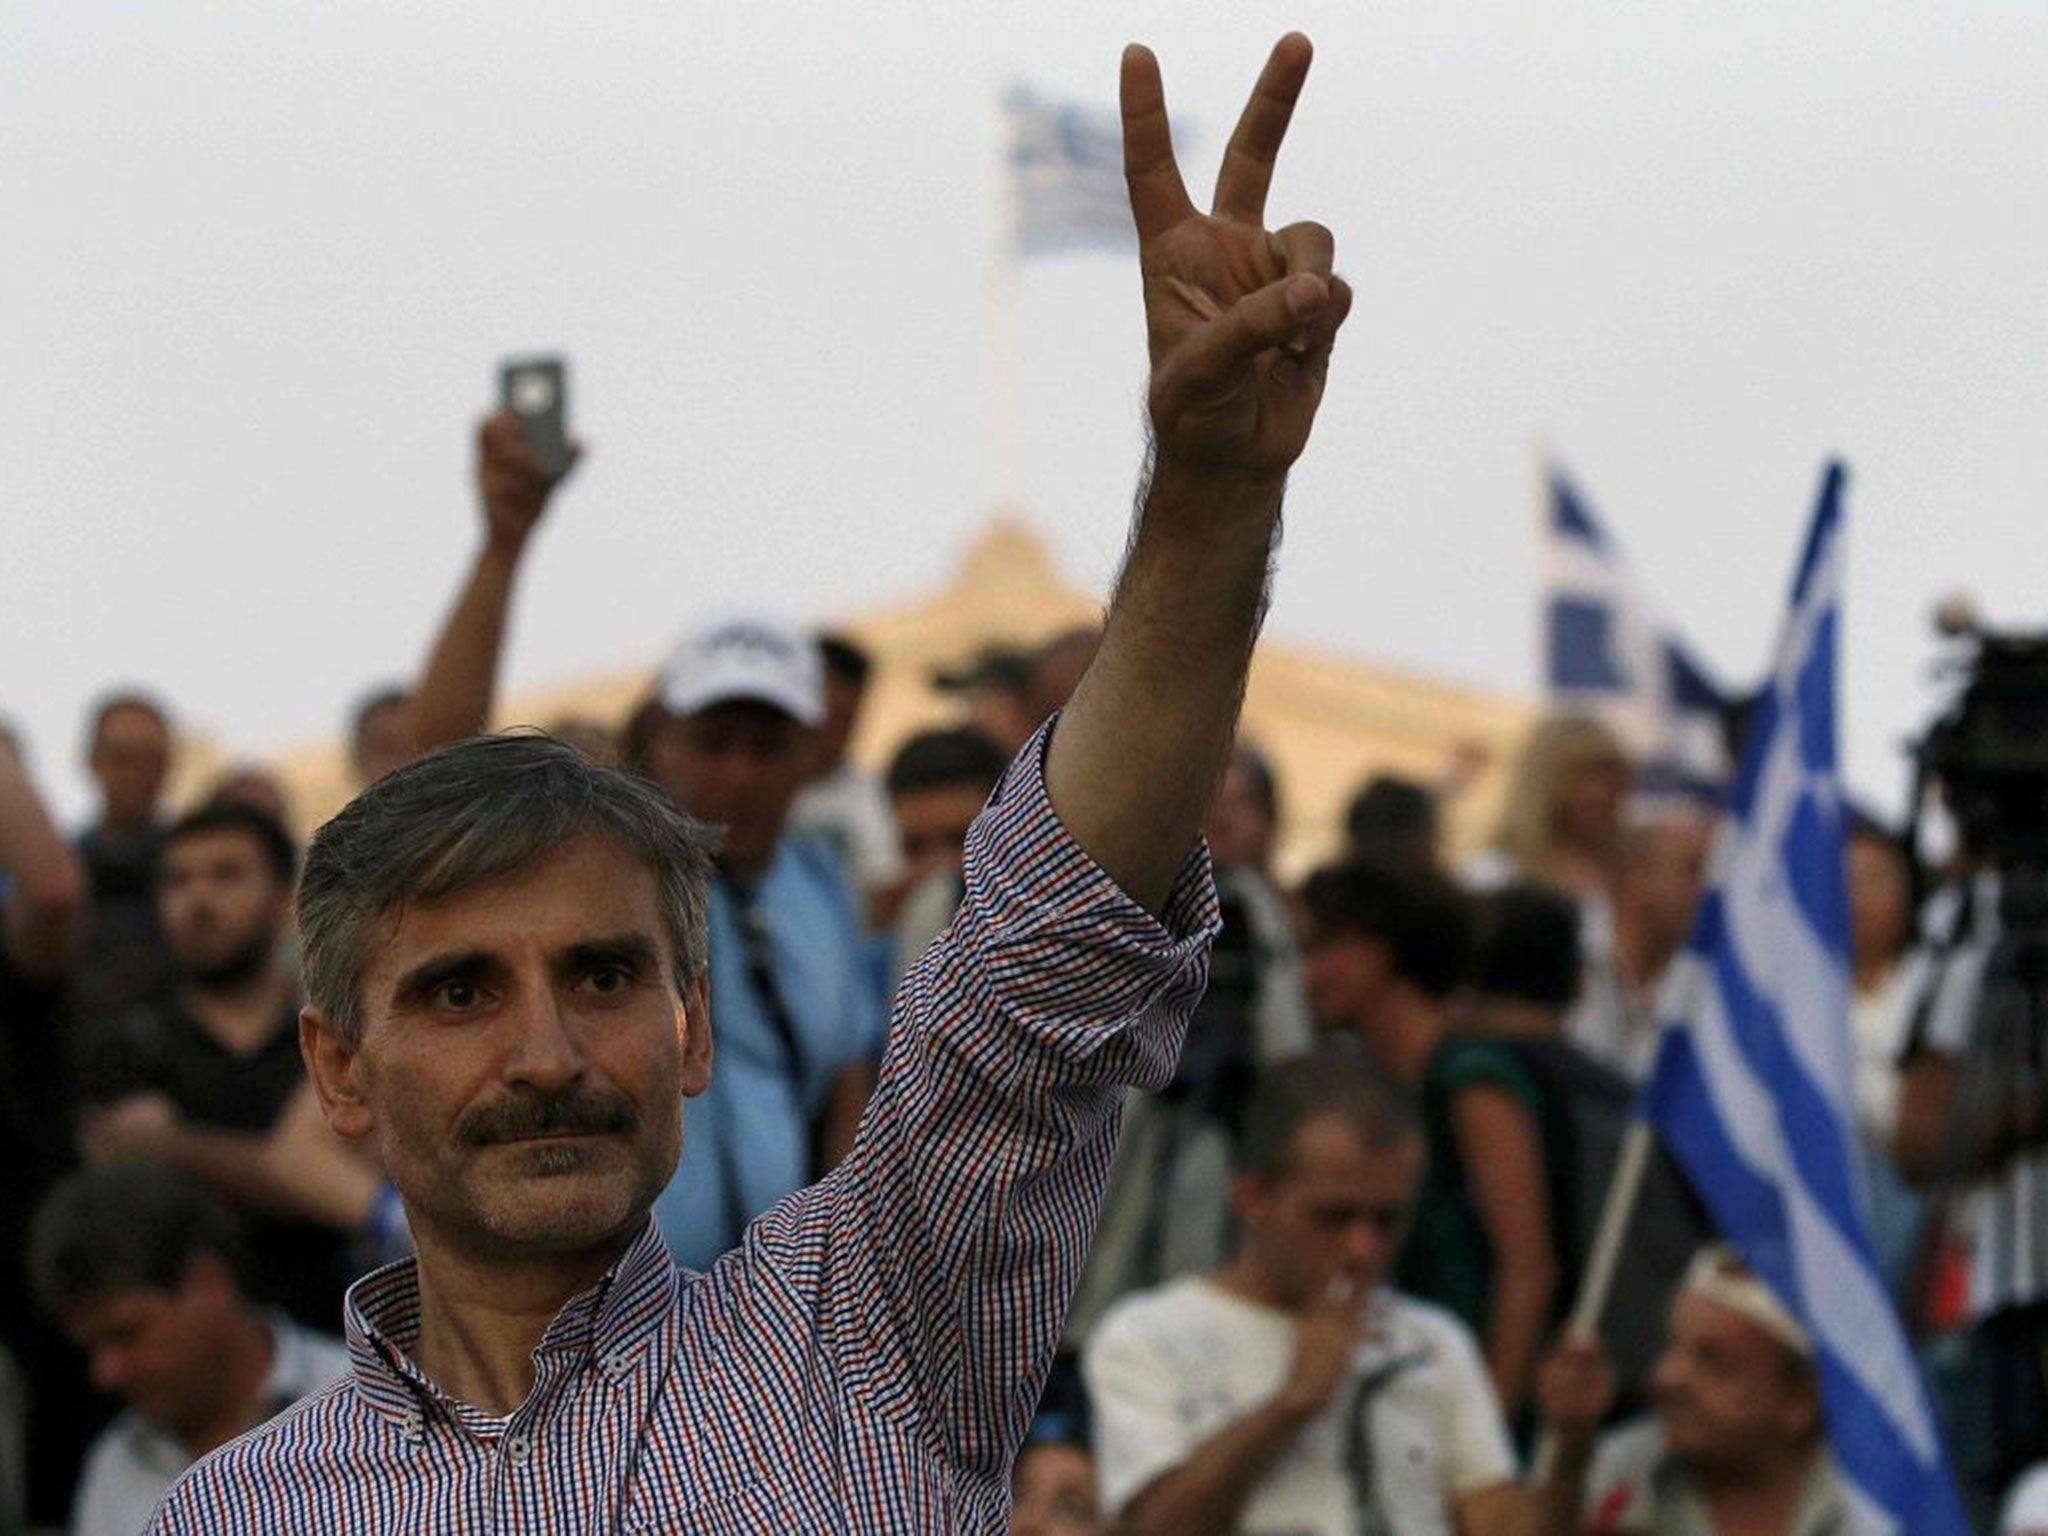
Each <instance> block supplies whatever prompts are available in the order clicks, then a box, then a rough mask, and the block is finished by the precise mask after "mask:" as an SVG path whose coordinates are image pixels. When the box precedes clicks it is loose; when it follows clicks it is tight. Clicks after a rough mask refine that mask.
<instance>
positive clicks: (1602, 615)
mask: <svg viewBox="0 0 2048 1536" xmlns="http://www.w3.org/2000/svg"><path fill="white" fill-rule="evenodd" d="M1549 479H1550V486H1549V489H1550V495H1549V506H1548V508H1547V510H1546V515H1545V518H1544V532H1543V551H1544V562H1543V563H1544V566H1545V585H1546V587H1547V589H1548V591H1547V594H1546V597H1547V601H1546V603H1545V606H1544V647H1543V649H1544V670H1545V678H1544V681H1545V685H1546V687H1547V689H1548V691H1549V694H1550V697H1551V700H1552V701H1553V702H1554V703H1556V704H1557V705H1559V706H1561V707H1563V708H1566V709H1574V710H1580V711H1583V712H1585V713H1587V714H1591V715H1594V716H1597V717H1598V718H1599V719H1601V720H1603V721H1605V722H1606V723H1607V725H1608V726H1609V727H1610V728H1612V729H1613V730H1614V731H1615V733H1616V734H1617V735H1619V736H1620V737H1621V739H1622V740H1623V741H1624V742H1625V743H1626V744H1627V745H1628V747H1629V750H1630V751H1631V752H1633V753H1635V754H1636V756H1637V757H1638V759H1639V760H1640V761H1641V763H1642V765H1643V767H1644V769H1645V771H1646V777H1647V778H1649V779H1651V780H1653V781H1662V782H1663V783H1665V784H1666V785H1668V786H1671V787H1677V788H1683V789H1689V790H1695V791H1699V790H1704V791H1706V792H1708V793H1718V792H1719V791H1720V789H1721V788H1722V786H1723V785H1724V784H1726V782H1727V779H1728V758H1727V754H1726V752H1725V751H1724V750H1723V747H1722V732H1721V718H1722V714H1723V711H1724V701H1723V699H1722V695H1721V690H1720V689H1719V688H1717V687H1716V686H1715V685H1714V683H1713V681H1712V680H1711V679H1710V678H1709V677H1708V675H1707V672H1706V669H1705V668H1703V667H1702V666H1700V664H1699V663H1698V662H1697V661H1695V660H1694V659H1693V657H1692V655H1691V654H1690V653H1689V652H1688V651H1687V650H1686V648H1685V646H1684V645H1682V644H1681V643H1680V642H1679V641H1678V639H1677V637H1676V636H1674V635H1673V634H1672V633H1671V631H1670V629H1669V628H1668V627H1667V626H1666V625H1665V624H1664V622H1663V621H1662V619H1661V618H1660V617H1659V616H1658V614H1657V612H1656V610H1655V609H1654V608H1653V607H1652V606H1651V604H1650V603H1649V601H1648V600H1647V599H1646V598H1645V597H1644V596H1643V594H1642V591H1641V589H1640V588H1639V587H1638V586H1637V585H1636V582H1635V579H1634V577H1633V576H1632V575H1631V574H1630V572H1629V569H1628V565H1627V562H1625V561H1624V560H1623V559H1622V557H1621V551H1620V550H1619V549H1618V548H1617V547H1616V546H1615V544H1614V541H1613V540H1612V539H1611V538H1609V537H1608V535H1607V533H1606V531H1605V530H1604V529H1602V528H1601V527H1600V525H1599V523H1598V522H1596V521H1595V520H1594V517H1593V514H1592V511H1591V510H1590V508H1589V507H1588V506H1587V504H1586V501H1585V498H1584V497H1582V496H1580V495H1579V493H1578V491H1577V490H1576V489H1574V488H1573V486H1572V484H1571V482H1570V481H1568V480H1567V479H1566V478H1565V477H1564V474H1563V472H1562V471H1560V470H1557V469H1552V470H1551V472H1550V477H1549Z"/></svg>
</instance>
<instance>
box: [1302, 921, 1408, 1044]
mask: <svg viewBox="0 0 2048 1536" xmlns="http://www.w3.org/2000/svg"><path fill="white" fill-rule="evenodd" d="M1392 977H1393V968H1392V966H1391V965H1390V964H1389V962H1388V956H1387V946H1386V945H1385V944H1383V943H1381V942H1380V941H1379V940H1378V939H1373V938H1367V937H1366V936H1365V935H1364V934H1362V933H1355V932H1353V931H1351V930H1350V929H1348V928H1339V927H1334V926H1332V925H1330V924H1327V923H1315V924H1313V925H1312V926H1311V927H1310V929H1309V932H1308V934H1307V935H1306V936H1305V937H1304V939H1303V940H1302V945H1301V980H1302V984H1303V986H1305V987H1306V988H1307V989H1308V1002H1309V1008H1310V1011H1311V1012H1313V1013H1314V1014H1315V1016H1316V1018H1317V1019H1319V1020H1321V1021H1322V1022H1323V1023H1325V1024H1330V1025H1336V1026H1340V1027H1356V1026H1358V1025H1359V1024H1361V1023H1363V1022H1364V1021H1366V1020H1369V1019H1371V1018H1372V1017H1373V1016H1374V1015H1375V1014H1376V1013H1377V1012H1378V1011H1379V1007H1380V1004H1381V1001H1382V1000H1383V999H1384V998H1385V997H1386V993H1387V986H1388V984H1389V982H1390V981H1391V980H1392Z"/></svg>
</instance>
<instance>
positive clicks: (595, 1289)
mask: <svg viewBox="0 0 2048 1536" xmlns="http://www.w3.org/2000/svg"><path fill="white" fill-rule="evenodd" d="M676 1283H677V1277H676V1267H675V1261H674V1260H673V1259H671V1258H670V1257H669V1251H668V1245H667V1244H666V1243H664V1242H663V1241H662V1238H661V1229H660V1228H659V1227H657V1226H656V1225H655V1223H654V1218H653V1217H652V1216H649V1217H648V1218H647V1223H646V1225H645V1226H643V1227H642V1228H641V1229H640V1233H639V1235H638V1236H637V1237H635V1238H634V1239H633V1241H632V1242H631V1243H630V1244H629V1245H628V1246H627V1248H626V1251H625V1252H624V1253H622V1254H621V1255H619V1258H618V1261H617V1262H616V1263H615V1264H613V1265H612V1267H611V1268H610V1269H609V1270H607V1271H605V1273H604V1275H603V1276H602V1277H601V1278H600V1279H599V1280H598V1282H597V1283H596V1284H595V1285H593V1286H591V1287H589V1288H588V1289H586V1290H583V1291H579V1292H578V1293H577V1294H576V1295H574V1296H572V1297H570V1298H569V1299H568V1301H566V1302H564V1303H563V1304H562V1308H561V1310H560V1311H559V1312H557V1313H556V1314H555V1316H554V1320H553V1321H552V1322H550V1323H549V1324H548V1326H547V1331H546V1332H545V1333H543V1334H542V1335H541V1341H540V1344H539V1346H538V1347H537V1348H536V1349H535V1350H534V1360H535V1363H536V1364H539V1363H540V1362H541V1361H542V1360H544V1359H546V1358H549V1357H556V1358H562V1357H581V1359H582V1360H583V1361H585V1362H586V1363H592V1364H596V1365H598V1366H600V1367H601V1368H602V1369H604V1370H605V1371H607V1372H608V1373H611V1374H618V1373H620V1372H622V1371H624V1370H625V1369H626V1368H627V1367H628V1366H629V1365H630V1364H632V1363H633V1362H634V1361H636V1360H637V1359H638V1358H639V1357H640V1355H641V1354H642V1353H643V1352H644V1350H645V1349H646V1348H647V1346H648V1344H649V1343H650V1342H651V1341H652V1340H653V1339H654V1338H655V1336H656V1335H657V1333H658V1331H659V1329H660V1326H661V1322H662V1319H663V1318H665V1317H666V1316H668V1315H669V1314H670V1313H671V1312H672V1311H673V1310H674V1308H675V1299H676ZM345 1316H346V1321H347V1334H348V1340H347V1342H348V1354H349V1363H350V1365H351V1366H352V1367H353V1369H354V1373H355V1378H356V1386H357V1388H358V1390H359V1391H360V1392H361V1394H362V1397H363V1401H364V1402H365V1403H367V1404H368V1405H369V1406H370V1407H372V1408H375V1409H377V1410H379V1411H380V1412H383V1413H385V1414H387V1415H389V1416H390V1417H392V1418H395V1419H398V1420H400V1421H401V1422H404V1423H408V1424H417V1422H418V1415H419V1399H420V1396H421V1394H422V1393H426V1394H429V1395H432V1394H434V1393H435V1391H436V1389H435V1387H434V1384H433V1383H432V1382H431V1381H429V1380H428V1379H427V1377H426V1376H425V1374H424V1373H423V1372H421V1370H420V1368H419V1367H418V1365H416V1364H415V1363H414V1361H413V1358H412V1356H413V1350H414V1347H415V1346H416V1345H417V1344H418V1343H419V1336H420V1279H419V1261H418V1259H416V1258H409V1259H401V1260H399V1261H398V1262H397V1263H396V1264H387V1265H385V1266H384V1267H383V1268H382V1269H377V1270H372V1271H371V1272H370V1273H369V1274H367V1275H365V1276H363V1277H362V1279H360V1280H358V1281H356V1283H355V1284H354V1285H352V1286H350V1287H349V1290H348V1303H347V1306H346V1309H345Z"/></svg>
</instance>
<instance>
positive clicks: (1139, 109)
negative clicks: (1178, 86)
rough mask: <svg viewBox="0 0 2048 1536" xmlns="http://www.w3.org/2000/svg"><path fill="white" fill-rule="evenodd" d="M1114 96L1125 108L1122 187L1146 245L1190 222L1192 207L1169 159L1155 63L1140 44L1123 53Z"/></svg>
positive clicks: (1170, 138) (1169, 134) (1163, 95)
mask: <svg viewBox="0 0 2048 1536" xmlns="http://www.w3.org/2000/svg"><path fill="white" fill-rule="evenodd" d="M1117 95H1118V98H1119V101H1120V104H1121V106H1122V108H1123V118H1124V182H1125V184H1126V185H1127V186H1128V187H1129V188H1130V193H1131V217H1132V218H1133V219H1135V220H1136V221H1137V224H1138V238H1139V239H1140V240H1150V239H1151V238H1152V237H1153V236H1155V235H1157V234H1158V233H1159V232H1160V231H1162V230H1166V229H1171V228H1172V227H1173V226H1174V225H1176V224H1178V223H1180V221H1181V220H1183V219H1187V218H1192V217H1194V212H1195V205H1194V204H1193V203H1192V202H1191V201H1189V199H1188V189H1187V187H1186V185H1185V184H1184V183H1183V182H1182V181H1181V179H1180V166H1179V165H1177V164H1176V163H1175V162H1174V158H1173V129H1172V127H1171V126H1170V125H1169V124H1168V122H1167V120H1166V87H1165V86H1163V85H1162V84H1160V81H1159V60H1158V59H1156V58H1154V57H1153V56H1152V50H1151V49H1150V48H1147V47H1146V46H1145V45H1144V44H1142V43H1133V44H1131V46H1130V47H1128V48H1126V49H1125V50H1124V64H1123V74H1122V77H1121V79H1120V81H1119V82H1118V91H1117Z"/></svg>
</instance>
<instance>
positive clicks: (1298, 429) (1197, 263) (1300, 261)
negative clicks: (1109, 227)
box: [1121, 32, 1351, 482]
mask: <svg viewBox="0 0 2048 1536" xmlns="http://www.w3.org/2000/svg"><path fill="white" fill-rule="evenodd" d="M1311 52H1312V50H1311V49H1310V47H1309V41H1308V39H1307V38H1305V37H1303V36H1302V35H1301V34H1300V33H1298V32H1293V33H1289V34H1288V35H1287V36H1286V37H1283V38H1282V39H1280V41H1279V42H1278V43H1277V44H1275V45H1274V48H1273V52H1272V55H1271V56H1270V57H1269V58H1268V59H1267V60H1266V67H1265V69H1264V70H1263V71H1262V72H1261V73H1260V75H1259V82H1258V84H1257V85H1256V86H1255V87H1253V89H1252V95H1251V100H1250V101H1248V102H1247V103H1246V104H1245V109H1244V114H1243V116H1242V117H1240V118H1239V119H1238V123H1237V129H1236V131H1235V132H1234V133H1232V134H1231V136H1230V145H1229V147H1228V149H1226V150H1225V152H1224V156H1223V168H1222V170H1221V171H1220V172H1219V173H1218V175H1217V178H1216V197H1215V201H1214V203H1213V204H1212V205H1211V209H1210V212H1209V213H1207V214H1203V213H1199V212H1197V211H1196V209H1195V206H1194V204H1193V203H1192V202H1191V201H1190V200H1189V198H1188V194H1187V188H1186V186H1185V185H1184V184H1183V183H1182V181H1181V176H1180V167H1179V166H1178V165H1177V164H1176V163H1175V161H1174V157H1173V137H1172V133H1171V131H1170V130H1169V127H1168V123H1167V115H1166V93H1165V89H1164V87H1163V86H1162V85H1161V84H1160V79H1159V62H1158V60H1157V59H1155V58H1154V57H1153V56H1152V53H1151V50H1149V49H1147V48H1143V47H1140V46H1138V45H1136V44H1133V45H1132V46H1131V47H1129V48H1127V49H1125V50H1124V58H1123V80H1122V92H1121V94H1122V102H1123V125H1124V175H1125V179H1126V181H1127V182H1128V184H1129V187H1130V196H1131V213H1132V216H1133V217H1134V218H1135V219H1136V221H1137V226H1138V264H1139V269H1140V272H1141V274H1142V277H1143V281H1144V292H1145V326H1146V335H1147V340H1148V342H1149V345H1150V349H1151V357H1152V380H1151V385H1150V388H1149V390H1148V393H1147V405H1148V407H1149V409H1150V412H1151V417H1152V433H1153V442H1154V449H1155V452H1156V454H1157V456H1158V459H1159V461H1160V464H1161V466H1162V467H1172V468H1178V469H1184V470H1189V471H1195V472H1200V473H1208V474H1222V475H1228V476H1233V477H1241V478H1244V479H1247V480H1252V481H1275V482H1277V481H1278V480H1279V479H1281V478H1282V477H1284V476H1285V475H1286V473H1287V470H1288V467H1289V466H1290V465H1292V464H1293V463H1294V461H1295V459H1296V458H1297V457H1298V456H1299V455H1300V453H1301V450H1302V447H1303V446H1304V445H1305V444H1306V443H1307V441H1308V434H1309V428H1310V426H1311V425H1312V424H1313V423H1314V421H1315V414H1316V407H1317V406H1318V405H1319V404H1320V403H1321V401H1322V397H1323V382H1324V379H1325V377H1326V376H1327V374H1328V371H1329V362H1330V347H1331V344H1332V342H1334V341H1335V339H1336V335H1337V328H1338V327H1339V326H1340V325H1342V324H1343V323H1344V317H1345V315H1346V314H1347V313H1348V312H1349V311H1350V308H1351V289H1350V287H1349V286H1348V285H1347V284H1346V283H1345V282H1344V280H1343V279H1342V278H1339V277H1336V276H1334V275H1333V274H1332V272H1331V260H1332V258H1333V256H1334V254H1335V242H1334V241H1333V240H1332V238H1331V236H1330V232H1329V231H1328V230H1327V229H1325V228H1324V227H1323V226H1322V225H1320V224H1290V225H1288V226H1287V227H1286V228H1285V229H1281V230H1278V231H1268V230H1267V229H1266V227H1265V213H1266V192H1267V189H1268V187H1269V186H1270V185H1271V184H1272V179H1273V163H1274V160H1275V158H1276V157H1277V156H1278V154H1279V151H1280V141H1281V140H1282V139H1283V138H1284V137H1285V136H1286V133H1287V124H1288V120H1289V119H1290V118H1291V117H1292V116H1293V115H1294V103H1295V100H1296V98H1297V97H1298V96H1299V95H1300V94H1301V85H1302V81H1303V80H1304V79H1306V78H1307V75H1308V66H1309V59H1310V56H1311Z"/></svg>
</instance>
